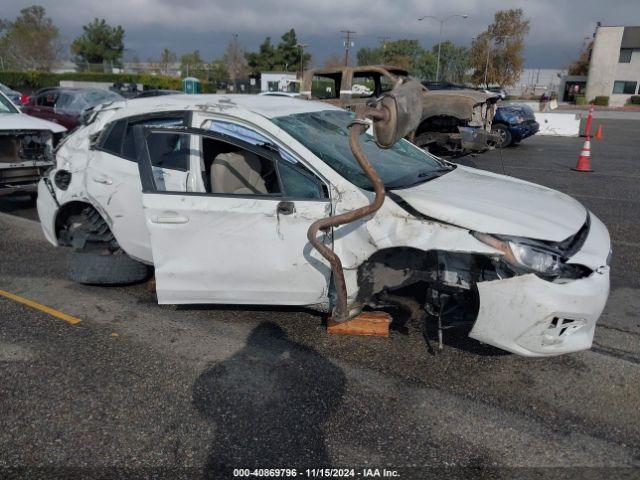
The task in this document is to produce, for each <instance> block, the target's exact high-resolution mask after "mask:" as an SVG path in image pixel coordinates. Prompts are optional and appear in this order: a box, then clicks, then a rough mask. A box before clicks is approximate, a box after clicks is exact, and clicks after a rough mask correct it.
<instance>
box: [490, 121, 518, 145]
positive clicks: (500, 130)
mask: <svg viewBox="0 0 640 480" xmlns="http://www.w3.org/2000/svg"><path fill="white" fill-rule="evenodd" d="M492 130H493V132H494V133H497V134H498V135H499V137H500V139H499V140H498V143H496V147H497V148H507V147H508V146H509V145H511V144H512V143H513V137H512V135H511V132H510V131H509V129H508V128H507V126H506V125H502V124H501V123H498V124H497V125H493V127H492Z"/></svg>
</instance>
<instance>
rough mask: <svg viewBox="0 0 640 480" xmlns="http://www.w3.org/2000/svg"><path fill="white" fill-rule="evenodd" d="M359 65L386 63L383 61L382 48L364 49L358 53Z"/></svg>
mask: <svg viewBox="0 0 640 480" xmlns="http://www.w3.org/2000/svg"><path fill="white" fill-rule="evenodd" d="M356 59H357V60H358V65H379V64H382V63H386V62H385V61H384V60H383V51H382V49H381V48H379V47H376V48H370V47H362V48H361V49H359V50H358V52H357V53H356Z"/></svg>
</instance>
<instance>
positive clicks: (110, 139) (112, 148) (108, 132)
mask: <svg viewBox="0 0 640 480" xmlns="http://www.w3.org/2000/svg"><path fill="white" fill-rule="evenodd" d="M126 128H127V121H126V120H119V121H117V122H115V123H113V124H111V126H110V127H107V128H105V129H104V132H105V135H104V138H103V139H101V141H100V143H99V148H100V149H101V150H104V151H105V152H109V153H113V154H114V155H120V154H121V153H122V139H123V137H124V132H125V130H126Z"/></svg>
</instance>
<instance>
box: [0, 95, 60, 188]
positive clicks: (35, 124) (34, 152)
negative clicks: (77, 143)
mask: <svg viewBox="0 0 640 480" xmlns="http://www.w3.org/2000/svg"><path fill="white" fill-rule="evenodd" d="M66 131H67V129H66V128H64V127H63V126H61V125H58V124H56V123H52V122H47V121H46V120H40V119H38V118H33V117H30V116H28V115H25V114H23V113H21V112H20V110H18V107H16V106H15V105H14V104H13V103H12V102H11V101H10V100H9V99H8V98H7V97H6V96H5V95H4V94H3V93H1V92H0V196H3V195H10V194H14V193H24V194H29V195H31V196H32V197H33V198H35V195H36V192H37V186H38V181H39V180H40V177H41V175H42V173H43V172H44V171H45V170H47V169H49V168H51V166H53V147H54V146H55V144H56V143H57V141H58V140H59V139H60V137H61V136H62V134H63V133H64V132H66Z"/></svg>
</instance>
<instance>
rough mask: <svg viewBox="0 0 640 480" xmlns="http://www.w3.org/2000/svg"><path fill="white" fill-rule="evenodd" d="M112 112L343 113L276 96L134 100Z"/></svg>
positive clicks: (327, 106)
mask: <svg viewBox="0 0 640 480" xmlns="http://www.w3.org/2000/svg"><path fill="white" fill-rule="evenodd" d="M109 108H118V109H121V111H120V112H119V113H118V115H117V116H118V117H121V116H122V117H125V116H130V115H140V114H144V113H146V112H149V113H151V112H158V111H163V110H165V111H169V110H196V111H197V110H213V111H224V109H225V108H226V109H228V108H240V109H243V110H247V111H250V112H253V113H256V114H258V115H262V116H263V117H267V118H275V117H282V116H286V115H293V114H297V113H310V112H319V111H322V110H341V109H340V108H338V107H334V106H333V105H330V104H328V103H324V102H314V101H311V100H302V99H298V98H291V97H283V96H274V95H250V94H232V95H224V94H181V95H163V96H157V97H144V98H132V99H128V100H125V101H120V102H114V103H112V104H110V105H109Z"/></svg>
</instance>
